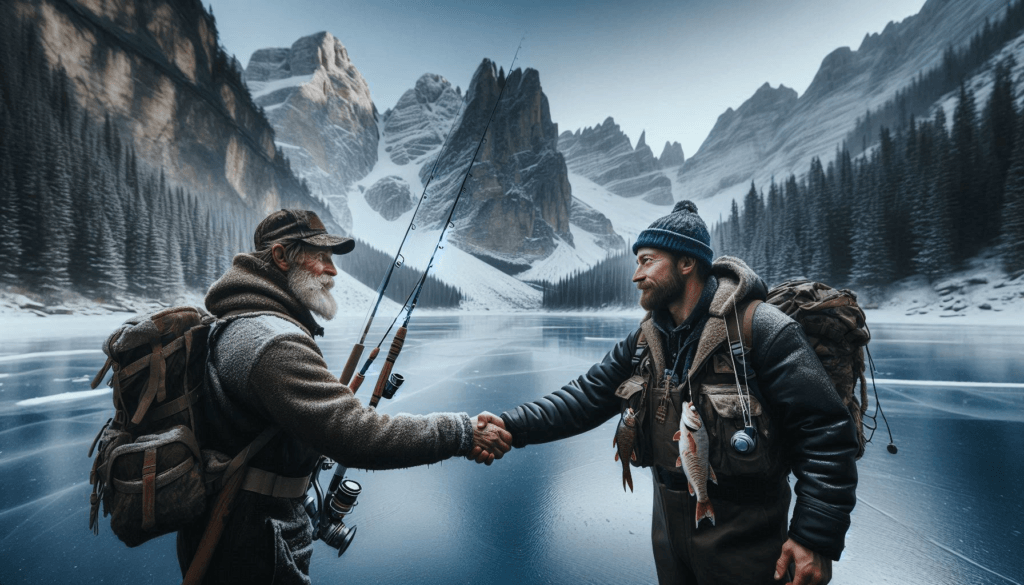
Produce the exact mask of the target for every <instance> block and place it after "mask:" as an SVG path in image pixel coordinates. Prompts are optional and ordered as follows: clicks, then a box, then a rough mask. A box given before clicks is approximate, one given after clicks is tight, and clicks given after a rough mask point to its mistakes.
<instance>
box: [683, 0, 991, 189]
mask: <svg viewBox="0 0 1024 585" xmlns="http://www.w3.org/2000/svg"><path fill="white" fill-rule="evenodd" d="M1005 8H1006V5H1005V3H1003V2H991V1H990V0H927V2H925V4H924V6H923V7H922V8H921V11H920V12H919V13H918V14H916V15H914V16H910V17H908V18H906V19H904V20H903V21H901V22H891V23H889V24H888V25H887V26H886V27H885V29H884V30H883V31H882V32H880V33H877V34H869V35H866V36H865V37H864V40H863V42H862V43H861V45H860V48H859V49H858V50H856V51H853V50H851V49H850V48H848V47H840V48H838V49H836V50H834V51H832V52H831V53H829V54H828V55H827V56H826V57H825V58H824V59H823V60H822V64H821V67H820V68H819V70H818V73H817V74H816V75H815V77H814V80H813V81H812V82H811V84H810V85H809V86H808V88H807V91H805V92H804V93H803V95H801V96H799V97H798V96H797V95H796V92H795V91H793V90H792V89H789V88H785V87H783V86H779V88H778V89H774V90H773V89H772V88H771V86H770V85H767V84H765V85H763V86H761V88H759V89H758V90H757V92H755V93H754V95H753V96H752V97H751V98H750V99H749V100H747V101H746V102H744V104H743V105H742V106H740V107H739V108H738V109H737V110H736V111H729V110H727V111H726V112H725V113H723V114H722V115H721V116H719V118H718V121H717V123H716V124H715V127H714V128H713V129H712V130H711V132H710V133H709V134H708V137H707V138H706V139H705V140H704V143H703V144H701V147H700V149H699V150H698V151H697V152H696V153H695V154H694V155H693V156H691V157H690V158H689V159H687V161H686V163H685V164H684V165H683V166H682V167H681V169H680V171H679V174H678V177H677V181H678V185H679V186H680V187H681V188H682V189H684V190H685V191H686V192H687V194H688V196H691V197H693V198H695V199H703V198H705V197H711V196H714V195H716V194H719V193H727V192H728V193H733V194H742V193H743V192H745V191H746V189H747V187H748V186H749V184H750V181H751V180H754V181H755V182H756V183H757V184H763V183H767V182H768V181H769V180H770V179H771V177H772V176H785V175H786V174H789V173H797V174H799V173H802V172H805V171H806V168H807V165H808V164H809V161H810V160H811V159H812V158H813V157H820V158H821V159H822V160H827V159H829V158H831V156H832V155H833V153H834V152H835V148H836V145H837V144H840V143H842V141H843V140H844V139H845V138H846V134H847V132H849V131H850V129H852V128H853V127H854V125H855V124H856V120H857V117H858V116H862V115H863V114H864V111H865V110H866V109H874V108H876V107H877V106H879V105H881V104H882V103H884V102H885V101H886V100H887V99H889V98H891V97H892V96H893V94H894V93H895V92H896V91H897V90H898V89H901V88H903V87H905V86H906V85H907V84H909V83H910V82H911V80H912V79H913V78H914V77H915V76H917V75H918V74H919V73H921V72H923V71H927V70H928V69H930V68H931V67H934V66H937V65H939V64H941V62H942V58H943V57H942V54H943V52H944V51H945V50H946V48H948V47H950V46H952V47H962V46H963V45H964V44H965V43H967V42H969V41H970V38H971V36H972V35H973V34H975V33H976V32H977V31H978V30H979V29H980V28H981V27H983V26H984V25H985V22H986V20H991V19H993V18H997V17H999V16H1000V15H1001V14H1002V13H1003V12H1005Z"/></svg>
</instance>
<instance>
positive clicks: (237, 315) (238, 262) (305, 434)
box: [178, 210, 511, 584]
mask: <svg viewBox="0 0 1024 585" xmlns="http://www.w3.org/2000/svg"><path fill="white" fill-rule="evenodd" d="M254 243H255V246H256V251H255V252H253V253H250V254H239V255H237V256H235V258H234V260H233V263H232V266H231V268H230V269H229V270H228V272H227V273H226V274H224V276H222V277H221V278H220V279H219V280H218V281H217V282H215V283H214V284H213V285H212V286H211V287H210V290H209V292H208V293H207V295H206V307H207V309H209V310H210V312H211V313H213V314H214V315H216V316H218V317H220V318H221V319H222V322H221V323H219V324H218V325H216V326H215V327H214V329H213V330H212V331H211V333H210V339H211V346H210V357H209V362H208V373H207V392H205V393H204V395H203V401H204V403H203V408H202V412H203V415H204V416H205V417H206V419H207V423H208V424H207V425H205V428H207V429H209V432H208V436H207V437H206V439H205V440H204V444H203V446H204V447H205V448H209V449H214V450H217V451H220V452H223V453H237V452H239V451H240V450H241V449H242V448H244V447H245V446H246V445H247V444H249V443H250V442H251V441H252V440H253V439H254V438H255V437H256V436H258V435H260V434H261V433H262V432H263V431H264V430H266V429H267V428H268V427H276V428H278V429H280V432H278V433H277V434H276V435H275V437H274V438H273V439H271V441H270V442H269V443H267V445H266V446H265V447H264V448H263V449H262V450H261V451H260V452H259V453H258V454H257V455H256V456H255V457H254V458H253V459H252V460H251V463H250V467H251V469H250V471H249V474H248V475H247V476H246V479H245V481H244V483H243V484H242V488H241V489H242V491H241V492H240V493H239V495H238V497H237V498H236V500H235V503H234V508H233V511H232V513H231V516H230V517H229V519H228V521H227V526H226V529H225V531H224V536H223V537H222V539H221V541H220V544H219V545H218V546H217V549H216V551H215V552H214V555H213V559H212V562H211V564H210V568H209V570H208V571H207V573H206V578H205V582H208V583H246V584H250V583H270V582H273V583H309V563H310V557H311V555H312V541H313V532H312V528H311V526H310V522H309V519H308V517H307V515H306V511H305V509H304V507H303V496H304V495H305V491H306V487H307V485H306V482H305V481H304V478H307V477H309V475H310V474H311V473H312V472H313V470H314V469H315V466H316V462H317V459H318V457H319V456H320V455H321V454H323V455H326V456H328V457H330V458H331V459H334V460H335V461H337V462H338V463H339V464H341V465H344V466H346V467H351V468H361V469H394V468H400V467H412V466H414V465H424V464H428V463H435V462H438V461H441V460H444V459H448V458H449V457H453V456H457V455H466V454H468V453H469V452H470V450H471V449H472V448H474V447H477V448H480V449H486V450H487V451H488V453H489V455H488V456H486V457H477V458H476V459H477V460H478V461H483V462H490V461H492V460H493V459H492V458H491V457H490V455H493V457H494V458H500V457H501V455H502V454H503V453H504V452H506V451H508V449H509V448H510V446H509V445H510V442H511V437H510V436H509V434H508V433H507V432H505V431H504V430H502V429H501V428H499V427H498V426H495V425H493V424H487V423H486V422H483V421H480V423H479V424H478V418H477V417H473V418H472V419H471V418H470V417H469V416H468V415H467V414H465V413H437V414H431V415H428V416H412V415H398V416H395V417H393V418H392V417H389V416H387V415H380V414H378V413H377V412H376V411H375V410H373V409H370V408H364V407H363V405H362V404H360V402H359V401H358V400H357V399H356V398H355V396H353V394H352V392H351V391H350V390H349V389H348V388H347V387H346V386H344V385H342V384H340V383H339V382H338V380H337V378H335V377H334V376H333V375H332V374H331V373H330V372H329V371H328V369H327V364H326V363H325V362H324V359H323V355H322V354H321V353H320V349H319V347H317V344H316V342H315V341H314V337H315V336H318V335H323V328H322V327H320V326H319V325H318V324H317V322H316V321H315V320H314V318H313V316H312V314H311V313H316V314H317V315H320V316H321V317H323V318H324V319H328V320H329V319H331V318H333V317H334V315H335V313H336V311H337V305H336V303H335V300H334V298H333V296H331V293H330V290H331V288H332V287H333V286H334V279H333V277H334V276H336V275H337V274H338V272H337V270H336V269H335V267H334V263H333V262H332V260H331V255H332V254H345V253H347V252H349V251H351V250H352V248H353V246H354V242H353V241H352V240H351V239H350V238H344V237H339V236H334V235H330V234H328V233H327V229H326V228H325V227H324V224H323V223H322V222H321V221H320V218H318V217H317V216H316V214H315V213H313V212H311V211H301V210H281V211H278V212H275V213H272V214H271V215H270V216H268V217H267V218H266V219H264V220H263V221H262V222H261V223H260V225H259V226H258V227H257V228H256V233H255V236H254ZM481 418H484V419H486V418H488V417H487V416H486V413H485V415H484V416H483V417H481ZM205 524H206V522H205V520H203V521H200V522H197V523H196V524H195V525H194V526H193V527H191V528H189V529H187V530H183V531H181V532H179V533H178V560H179V564H180V566H181V569H182V573H183V574H184V573H185V572H186V571H187V569H188V565H189V563H190V561H191V559H192V558H193V556H194V554H195V551H196V550H197V548H198V546H199V539H200V537H201V535H202V530H203V528H204V527H205Z"/></svg>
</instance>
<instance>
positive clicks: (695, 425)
mask: <svg viewBox="0 0 1024 585" xmlns="http://www.w3.org/2000/svg"><path fill="white" fill-rule="evenodd" d="M672 440H673V441H678V442H679V459H676V467H682V468H683V473H685V474H686V482H687V487H688V488H689V489H690V495H691V496H694V495H695V496H697V519H696V525H697V526H700V521H701V520H703V519H704V518H710V519H711V525H712V526H714V525H715V508H714V507H713V506H712V505H711V500H710V499H709V498H708V478H710V479H711V481H713V482H715V483H716V484H717V483H718V478H717V477H715V470H713V469H711V464H710V463H708V444H709V443H708V431H707V429H705V428H704V422H703V421H702V420H701V419H700V414H698V413H697V408H696V407H695V406H693V404H691V403H689V402H684V403H683V416H682V417H681V419H680V421H679V430H678V431H676V434H675V435H674V436H673V437H672Z"/></svg>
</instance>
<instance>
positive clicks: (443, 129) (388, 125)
mask: <svg viewBox="0 0 1024 585" xmlns="http://www.w3.org/2000/svg"><path fill="white" fill-rule="evenodd" d="M461 109H462V90H460V89H459V88H454V89H453V88H452V84H451V83H448V80H447V79H445V78H444V77H441V76H440V75H436V74H434V73H427V74H424V75H423V76H422V77H420V78H419V79H418V80H417V81H416V86H415V87H413V88H412V89H410V90H408V91H406V92H405V93H403V94H402V97H401V98H399V99H398V103H397V104H395V107H394V108H392V109H389V110H388V111H386V112H384V116H383V120H382V124H381V130H382V132H383V136H382V140H384V144H385V145H386V146H385V148H384V150H385V151H386V152H387V153H388V156H389V157H390V158H391V160H392V161H394V162H395V164H399V165H404V164H406V163H410V162H411V163H422V162H423V161H424V157H426V156H428V155H430V154H432V153H436V152H437V150H438V148H440V146H441V145H442V144H443V143H444V139H445V137H446V136H447V135H448V132H449V131H451V128H452V122H453V121H454V120H455V117H456V116H458V115H459V112H460V110H461Z"/></svg>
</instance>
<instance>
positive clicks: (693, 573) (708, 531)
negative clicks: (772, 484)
mask: <svg viewBox="0 0 1024 585" xmlns="http://www.w3.org/2000/svg"><path fill="white" fill-rule="evenodd" d="M653 475H654V514H653V518H652V521H651V542H652V544H653V546H654V562H655V564H656V566H657V569H658V582H659V583H660V584H661V585H668V584H671V585H769V584H771V585H777V584H778V583H782V582H784V581H776V580H775V579H774V574H775V561H776V560H778V558H779V554H780V553H781V552H782V544H783V543H784V542H786V538H787V524H788V517H789V501H790V498H791V494H790V491H789V486H788V485H787V484H785V483H782V484H781V487H780V489H779V493H778V496H777V497H775V498H773V499H771V500H769V501H766V502H765V501H762V502H753V503H737V502H734V501H729V500H724V499H716V498H712V499H711V502H712V505H714V508H715V525H714V526H712V525H711V521H710V520H707V519H705V520H703V521H701V523H700V526H699V527H695V526H694V523H695V519H696V505H697V498H696V497H694V496H691V495H690V494H689V492H688V491H686V489H685V488H684V489H683V491H675V490H670V489H668V488H666V487H665V486H664V485H662V483H661V482H660V481H659V480H658V474H657V473H655V474H653ZM790 572H791V570H790Z"/></svg>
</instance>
